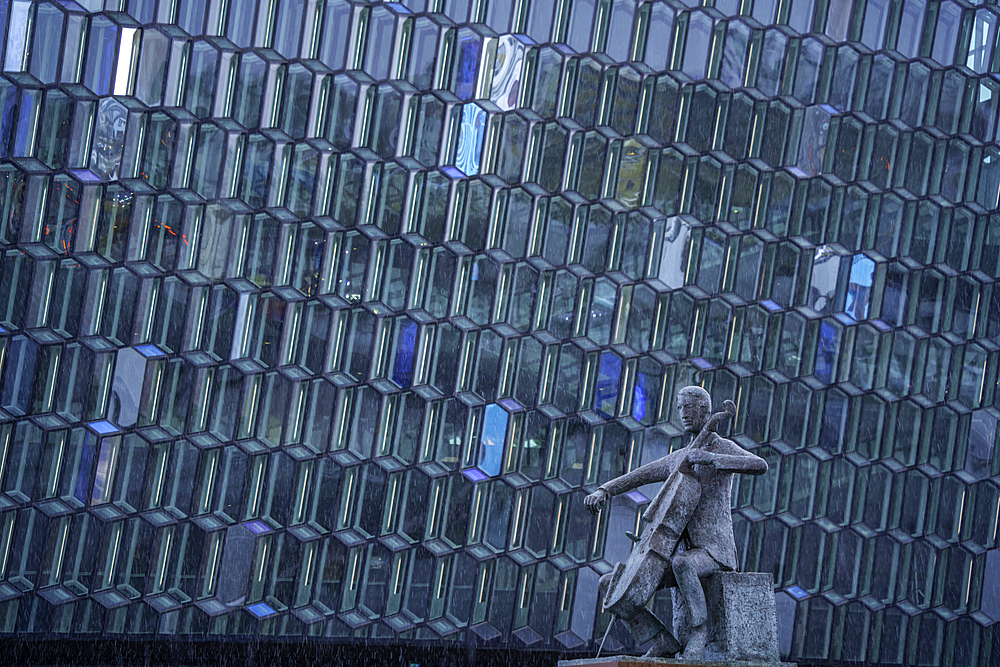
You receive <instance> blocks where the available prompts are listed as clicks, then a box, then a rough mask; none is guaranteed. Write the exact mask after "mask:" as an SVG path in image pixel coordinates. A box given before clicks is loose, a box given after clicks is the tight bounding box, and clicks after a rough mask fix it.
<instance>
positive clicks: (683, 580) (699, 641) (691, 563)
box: [673, 549, 719, 660]
mask: <svg viewBox="0 0 1000 667" xmlns="http://www.w3.org/2000/svg"><path fill="white" fill-rule="evenodd" d="M718 569H719V563H718V562H716V560H715V559H714V558H712V557H711V556H710V555H709V554H708V552H707V551H705V550H704V549H691V550H690V551H687V552H685V553H683V554H678V555H677V556H675V557H674V559H673V574H674V577H675V578H676V579H677V588H678V589H679V590H680V592H681V595H683V596H684V602H685V603H686V605H687V611H688V623H689V625H690V626H691V634H690V636H689V638H688V641H687V645H686V646H685V647H684V659H685V660H694V659H697V658H700V657H701V654H702V653H703V652H704V650H705V646H706V644H707V643H708V626H707V621H708V603H707V602H706V601H705V588H704V586H702V583H701V579H702V577H707V576H708V575H710V574H712V573H713V572H715V571H717V570H718Z"/></svg>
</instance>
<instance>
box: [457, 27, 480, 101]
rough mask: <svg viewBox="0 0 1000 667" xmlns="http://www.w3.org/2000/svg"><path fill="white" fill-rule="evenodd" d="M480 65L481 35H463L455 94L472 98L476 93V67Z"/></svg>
mask: <svg viewBox="0 0 1000 667" xmlns="http://www.w3.org/2000/svg"><path fill="white" fill-rule="evenodd" d="M478 65H479V37H477V36H476V35H469V36H467V37H463V38H462V39H461V40H460V41H459V45H458V64H457V66H456V69H455V94H456V95H458V97H459V98H460V99H463V100H471V99H472V97H473V95H475V93H476V69H478Z"/></svg>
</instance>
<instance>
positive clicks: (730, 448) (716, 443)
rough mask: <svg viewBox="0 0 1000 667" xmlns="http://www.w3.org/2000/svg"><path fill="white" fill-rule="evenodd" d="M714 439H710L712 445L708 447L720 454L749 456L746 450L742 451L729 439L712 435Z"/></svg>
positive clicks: (716, 434)
mask: <svg viewBox="0 0 1000 667" xmlns="http://www.w3.org/2000/svg"><path fill="white" fill-rule="evenodd" d="M712 435H714V436H715V438H713V439H712V444H711V445H710V446H711V447H712V449H714V450H716V451H718V452H719V453H720V454H749V453H750V452H748V451H747V450H745V449H743V448H742V447H740V446H739V445H737V444H736V443H735V442H733V441H732V440H730V439H729V438H723V437H722V436H721V435H719V434H718V433H713V434H712Z"/></svg>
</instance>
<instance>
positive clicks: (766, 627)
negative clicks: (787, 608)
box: [559, 572, 794, 667]
mask: <svg viewBox="0 0 1000 667" xmlns="http://www.w3.org/2000/svg"><path fill="white" fill-rule="evenodd" d="M703 583H704V585H705V598H706V601H707V602H708V646H707V647H706V648H705V654H704V656H703V659H701V660H668V659H665V658H639V657H634V656H628V655H614V656H608V657H604V658H584V659H581V660H560V661H559V667H598V666H599V667H652V666H655V665H678V666H682V665H683V666H685V667H794V663H785V662H781V658H780V657H779V655H778V622H777V614H776V613H775V609H774V585H773V583H772V579H771V575H770V574H762V573H758V572H716V573H715V574H713V575H712V576H710V577H707V578H706V579H705V580H704V581H703ZM671 595H672V599H673V607H674V609H673V617H674V627H673V631H674V635H675V636H676V637H677V639H678V640H680V642H681V644H684V643H685V642H686V641H687V636H688V633H689V632H690V627H689V626H688V624H687V608H686V606H685V604H684V599H683V598H682V597H681V596H680V594H679V592H678V591H677V589H676V588H675V589H672V590H671Z"/></svg>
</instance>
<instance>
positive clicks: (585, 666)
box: [559, 655, 797, 667]
mask: <svg viewBox="0 0 1000 667" xmlns="http://www.w3.org/2000/svg"><path fill="white" fill-rule="evenodd" d="M666 665H677V666H678V667H775V666H777V667H797V665H796V663H794V662H752V661H746V660H732V661H728V662H719V661H711V660H669V659H667V658H637V657H635V656H630V655H613V656H609V657H607V658H583V659H580V660H560V661H559V667H659V666H666Z"/></svg>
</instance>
